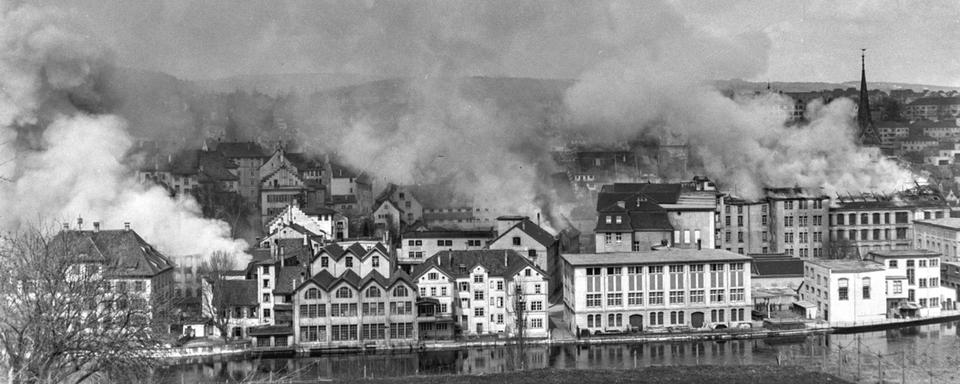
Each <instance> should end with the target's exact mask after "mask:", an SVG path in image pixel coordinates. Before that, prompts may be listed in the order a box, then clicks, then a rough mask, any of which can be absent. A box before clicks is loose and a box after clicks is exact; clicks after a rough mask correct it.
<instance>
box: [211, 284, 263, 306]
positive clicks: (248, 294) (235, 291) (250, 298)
mask: <svg viewBox="0 0 960 384" xmlns="http://www.w3.org/2000/svg"><path fill="white" fill-rule="evenodd" d="M214 284H216V285H217V286H218V287H219V289H217V288H214V294H215V295H223V296H222V299H216V298H215V299H214V300H216V301H219V300H223V301H222V302H219V303H221V304H223V306H224V307H254V306H256V305H257V304H258V303H259V302H258V300H259V298H258V297H257V281H256V280H246V279H244V280H239V279H238V280H232V279H223V280H219V281H216V282H214Z"/></svg>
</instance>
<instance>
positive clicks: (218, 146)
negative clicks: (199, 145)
mask: <svg viewBox="0 0 960 384" xmlns="http://www.w3.org/2000/svg"><path fill="white" fill-rule="evenodd" d="M204 146H205V148H207V149H208V150H211V151H216V152H217V153H219V154H220V155H221V156H223V157H225V158H227V159H229V160H231V161H233V163H234V164H236V165H237V168H236V175H237V178H238V179H239V180H238V186H237V188H238V191H239V193H240V195H241V196H243V198H244V199H246V200H247V202H250V203H254V204H259V202H260V185H261V175H260V166H261V165H263V162H264V160H266V159H267V158H268V157H269V156H268V155H267V152H266V151H265V150H264V149H263V147H261V146H260V145H259V144H257V143H254V142H210V143H207V142H204Z"/></svg>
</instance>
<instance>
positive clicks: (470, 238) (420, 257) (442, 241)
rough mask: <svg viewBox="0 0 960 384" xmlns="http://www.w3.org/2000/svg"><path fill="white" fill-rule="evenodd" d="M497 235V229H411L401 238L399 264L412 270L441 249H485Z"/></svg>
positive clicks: (402, 267) (407, 269) (405, 268)
mask: <svg viewBox="0 0 960 384" xmlns="http://www.w3.org/2000/svg"><path fill="white" fill-rule="evenodd" d="M495 236H496V232H495V231H490V230H478V231H461V230H437V231H431V230H424V231H410V232H406V233H404V234H403V236H402V237H401V238H400V251H399V252H398V254H397V264H399V266H400V268H401V269H404V270H406V271H408V272H412V269H413V267H414V266H416V265H417V264H420V263H423V261H424V260H426V259H427V258H429V257H430V256H433V255H435V254H436V253H437V252H440V251H463V250H477V249H483V248H484V247H486V246H487V243H489V242H490V240H493V239H494V237H495Z"/></svg>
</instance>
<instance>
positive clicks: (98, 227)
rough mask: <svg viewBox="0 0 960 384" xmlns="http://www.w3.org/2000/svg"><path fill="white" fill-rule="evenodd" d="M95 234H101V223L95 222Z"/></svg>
mask: <svg viewBox="0 0 960 384" xmlns="http://www.w3.org/2000/svg"><path fill="white" fill-rule="evenodd" d="M93 232H100V222H99V221H94V222H93Z"/></svg>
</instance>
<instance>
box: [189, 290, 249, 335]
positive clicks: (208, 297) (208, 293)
mask: <svg viewBox="0 0 960 384" xmlns="http://www.w3.org/2000/svg"><path fill="white" fill-rule="evenodd" d="M202 284H203V286H202V290H203V297H202V301H203V304H202V312H203V317H205V318H207V319H212V318H214V312H220V314H221V315H222V316H226V319H225V320H224V321H225V327H224V328H225V329H224V331H225V332H227V335H228V338H232V339H252V338H253V337H252V336H251V335H250V329H252V328H255V327H257V326H260V325H261V321H260V307H259V304H260V303H259V301H258V300H257V281H256V280H253V279H226V278H224V279H217V280H210V279H209V278H205V279H203V282H202ZM214 285H219V286H218V287H214ZM214 293H216V294H217V295H219V296H217V297H214V296H213V295H214ZM220 332H221V331H220V329H219V328H217V327H216V326H214V325H213V324H211V323H210V322H207V323H205V324H204V332H203V334H205V335H210V336H222V335H221V333H220ZM195 335H197V336H199V335H198V333H196V332H195Z"/></svg>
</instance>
